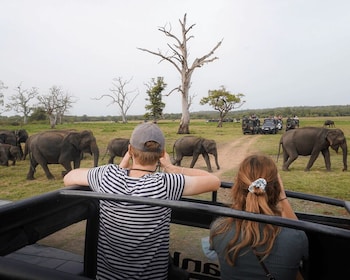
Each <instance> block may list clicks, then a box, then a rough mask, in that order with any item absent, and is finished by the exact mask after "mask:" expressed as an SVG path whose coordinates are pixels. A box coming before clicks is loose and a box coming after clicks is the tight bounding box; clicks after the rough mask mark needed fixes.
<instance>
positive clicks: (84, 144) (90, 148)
mask: <svg viewBox="0 0 350 280" xmlns="http://www.w3.org/2000/svg"><path fill="white" fill-rule="evenodd" d="M25 151H26V152H28V154H29V158H30V167H29V171H28V174H27V180H33V179H34V172H35V169H36V167H37V165H38V164H40V165H41V167H42V168H43V170H44V172H45V174H46V177H47V178H48V179H54V176H53V175H52V174H51V172H50V170H49V168H48V164H61V165H62V166H63V167H64V168H65V171H63V172H62V176H64V175H65V174H67V173H68V172H69V171H70V170H72V166H71V161H73V168H74V169H75V168H79V167H80V162H81V159H82V154H83V153H84V152H86V153H90V154H91V155H94V166H97V165H98V158H99V149H98V146H97V143H96V138H95V137H94V135H93V133H92V132H91V131H88V130H84V131H81V132H78V131H62V130H61V131H46V132H40V133H37V134H34V135H31V136H30V137H29V138H28V139H27V141H26V147H25Z"/></svg>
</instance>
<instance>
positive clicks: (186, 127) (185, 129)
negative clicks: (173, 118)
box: [177, 94, 190, 134]
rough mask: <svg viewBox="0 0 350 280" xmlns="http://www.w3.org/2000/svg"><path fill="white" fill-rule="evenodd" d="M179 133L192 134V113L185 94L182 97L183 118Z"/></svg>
mask: <svg viewBox="0 0 350 280" xmlns="http://www.w3.org/2000/svg"><path fill="white" fill-rule="evenodd" d="M177 133H178V134H190V112H189V110H188V102H187V98H186V97H185V96H184V94H183V95H182V116H181V120H180V126H179V129H178V131H177Z"/></svg>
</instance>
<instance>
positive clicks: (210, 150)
mask: <svg viewBox="0 0 350 280" xmlns="http://www.w3.org/2000/svg"><path fill="white" fill-rule="evenodd" d="M173 154H174V164H175V165H179V166H180V165H181V160H182V158H183V157H184V156H193V159H192V162H191V165H190V168H193V166H194V165H195V163H196V162H197V159H198V157H199V155H202V156H203V158H204V160H205V163H206V164H207V168H208V171H209V172H213V170H212V168H211V164H210V159H209V154H212V155H213V156H214V158H215V163H216V167H217V169H220V166H219V163H218V151H217V147H216V142H215V141H214V140H210V139H205V138H202V137H196V136H184V137H182V138H179V139H177V140H176V141H175V143H174V146H173Z"/></svg>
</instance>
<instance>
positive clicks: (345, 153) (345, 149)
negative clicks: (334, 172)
mask: <svg viewBox="0 0 350 280" xmlns="http://www.w3.org/2000/svg"><path fill="white" fill-rule="evenodd" d="M341 148H342V150H343V164H344V168H343V171H346V170H348V146H347V144H346V142H344V144H342V145H341Z"/></svg>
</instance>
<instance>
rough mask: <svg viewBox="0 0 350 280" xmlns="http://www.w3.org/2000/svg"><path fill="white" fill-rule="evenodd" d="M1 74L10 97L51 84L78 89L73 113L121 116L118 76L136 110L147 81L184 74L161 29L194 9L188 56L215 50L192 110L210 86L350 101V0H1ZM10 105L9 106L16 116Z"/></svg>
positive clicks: (263, 97)
mask: <svg viewBox="0 0 350 280" xmlns="http://www.w3.org/2000/svg"><path fill="white" fill-rule="evenodd" d="M0 11H1V16H0V81H2V82H3V83H4V84H5V86H7V89H5V90H3V93H4V96H5V100H4V101H5V103H6V101H7V98H8V97H9V96H10V95H13V94H15V93H16V91H15V90H14V89H15V88H17V87H18V86H19V85H21V87H22V89H31V88H32V87H36V88H38V90H39V93H40V94H41V95H46V94H48V93H49V89H50V88H52V87H53V86H58V87H61V88H62V90H63V91H64V92H65V93H67V94H69V95H70V96H73V97H74V99H75V100H76V103H74V104H73V107H72V108H71V109H70V111H69V115H78V116H81V115H88V116H108V115H112V116H119V115H120V112H119V109H118V106H117V105H116V104H111V101H112V100H111V99H110V98H107V97H105V98H102V99H101V100H96V98H98V97H100V96H102V95H103V94H111V91H110V89H111V88H112V87H113V85H112V82H113V79H116V78H121V79H122V80H123V81H129V82H128V84H127V86H126V91H128V92H130V97H131V98H132V97H134V96H136V95H137V97H136V100H135V102H134V103H133V104H132V106H131V107H130V109H129V111H128V114H129V115H141V114H144V113H145V112H146V111H145V105H146V104H147V101H146V100H145V99H146V98H147V93H146V91H147V86H146V85H147V84H149V83H150V82H151V80H152V79H156V78H157V77H163V78H164V82H165V83H166V84H167V87H166V89H165V91H164V92H163V93H164V94H167V93H169V92H170V91H171V90H172V89H173V88H176V87H178V86H179V85H180V83H181V79H180V73H179V72H178V71H177V70H176V69H175V67H174V66H173V65H172V64H170V63H169V62H166V61H162V62H161V61H160V59H159V57H158V56H155V55H152V54H149V53H147V52H143V51H141V50H139V49H138V48H144V49H148V50H151V51H155V52H158V50H160V51H162V52H163V53H167V52H169V48H168V46H167V44H170V45H173V44H174V43H175V41H173V40H171V39H169V38H167V37H166V36H165V35H164V34H163V33H162V32H160V31H159V30H158V29H159V28H161V27H165V26H171V28H172V32H173V33H174V34H175V35H177V36H179V37H180V36H181V29H180V23H179V20H183V17H184V15H185V14H187V24H188V26H190V25H192V24H194V27H193V28H192V30H191V31H190V35H192V36H193V38H192V39H190V40H189V41H188V50H189V62H190V64H192V62H193V61H194V59H196V58H199V57H202V56H204V55H206V54H207V53H209V52H210V51H211V50H212V49H213V48H214V46H215V45H216V44H217V43H218V42H219V41H220V40H223V42H222V45H221V46H220V47H219V48H218V49H217V50H216V51H215V53H214V56H216V57H218V59H217V60H215V61H213V62H211V63H208V64H205V65H204V66H203V67H201V68H197V69H196V70H195V71H194V72H193V76H192V84H191V88H190V94H191V95H193V96H194V97H195V98H194V100H193V104H192V105H191V108H190V111H191V112H198V111H205V110H212V108H211V107H209V105H200V104H199V103H200V100H201V98H202V97H205V96H208V91H209V90H216V89H219V88H221V86H224V87H225V88H226V90H227V91H229V92H230V93H232V94H237V93H242V94H244V98H243V99H244V100H245V101H246V102H245V104H244V105H243V106H242V107H241V108H240V109H263V108H275V107H294V106H327V105H348V104H350V1H348V0H321V1H320V0H307V1H304V0H215V1H209V0H177V1H170V0H148V1H146V0H144V1H142V0H129V1H125V0H123V1H121V0H58V1H54V0H42V1H40V0H30V1H27V0H11V1H7V0H0ZM162 100H163V102H164V103H166V106H165V109H164V113H180V112H181V96H180V93H178V92H173V93H171V94H170V96H164V97H163V99H162ZM13 114H15V113H13V112H8V113H5V114H4V113H3V115H13Z"/></svg>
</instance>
